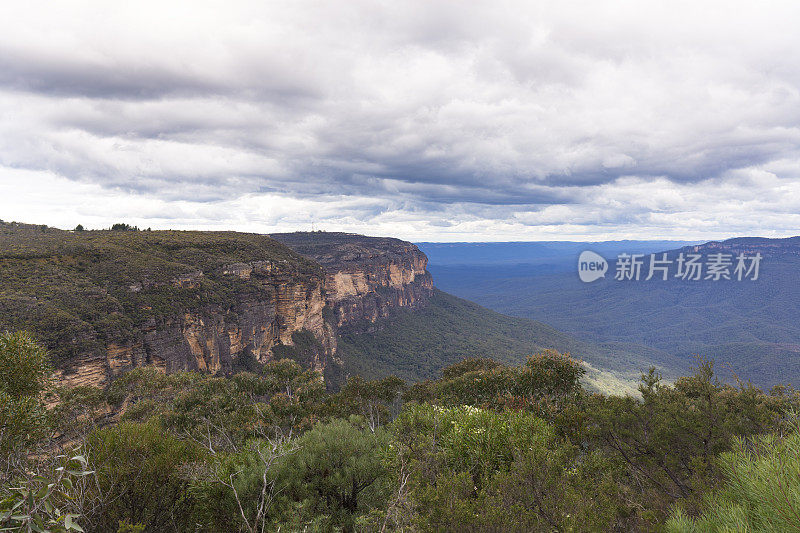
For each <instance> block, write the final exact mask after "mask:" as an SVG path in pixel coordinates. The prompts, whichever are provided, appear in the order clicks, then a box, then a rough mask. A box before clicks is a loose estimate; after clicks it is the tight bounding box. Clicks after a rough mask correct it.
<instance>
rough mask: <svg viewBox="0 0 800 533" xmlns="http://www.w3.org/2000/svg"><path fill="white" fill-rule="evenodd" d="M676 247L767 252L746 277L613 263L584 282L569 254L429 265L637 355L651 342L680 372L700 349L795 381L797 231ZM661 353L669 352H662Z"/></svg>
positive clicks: (736, 366) (448, 281) (728, 366)
mask: <svg viewBox="0 0 800 533" xmlns="http://www.w3.org/2000/svg"><path fill="white" fill-rule="evenodd" d="M681 251H683V252H685V253H689V252H693V253H698V252H699V253H705V254H708V253H717V252H724V253H731V254H736V253H738V252H741V251H744V252H747V253H756V252H759V253H761V254H762V256H763V257H764V259H763V261H762V263H761V272H760V277H759V279H758V280H757V281H744V282H736V281H726V280H721V281H719V282H712V281H700V282H687V281H681V280H675V279H671V280H669V281H661V280H651V281H649V282H646V281H639V282H634V281H629V282H617V281H614V280H613V272H612V274H611V275H610V276H607V278H606V279H601V280H598V281H596V282H594V283H590V284H585V283H581V282H580V280H579V279H578V277H577V275H576V273H575V266H574V265H575V263H573V267H572V268H571V269H570V270H569V271H563V272H559V271H556V272H554V271H553V270H552V269H549V270H548V269H546V268H543V267H539V266H536V265H513V266H505V267H504V266H486V265H460V266H437V265H433V266H432V267H431V270H432V272H433V273H434V275H435V276H436V279H437V283H438V286H439V287H441V288H442V289H443V290H447V291H449V292H452V293H453V294H457V295H459V296H461V297H464V298H468V299H470V300H473V301H475V302H478V303H480V304H481V305H485V306H487V307H489V308H491V309H494V310H496V311H499V312H502V313H507V314H510V315H514V316H519V317H526V318H530V319H534V320H541V321H542V322H545V323H547V324H549V325H551V326H553V327H555V328H557V329H558V330H560V331H564V332H565V333H567V334H570V335H573V336H575V337H577V338H579V339H582V340H585V341H589V342H595V343H601V344H603V343H616V342H621V343H625V346H626V347H627V348H628V349H629V350H630V351H633V352H634V353H637V354H639V355H644V354H645V353H646V352H647V351H648V350H653V349H655V350H657V351H655V352H650V353H651V355H652V356H654V357H656V358H657V359H655V361H657V362H659V363H660V364H662V365H664V366H667V367H673V368H674V370H675V371H676V372H678V373H682V372H685V371H686V368H688V366H689V364H690V363H691V362H692V360H693V359H694V357H695V356H697V355H700V356H704V357H710V358H713V359H714V360H715V361H716V362H717V363H718V366H719V367H720V368H719V371H720V375H721V377H723V378H725V379H728V380H732V379H734V376H738V377H739V378H741V379H744V380H752V381H753V382H754V383H756V384H758V385H760V386H763V387H770V386H772V385H775V384H778V383H786V382H790V383H794V384H797V383H800V358H799V357H798V354H800V323H798V321H797V317H798V316H800V287H798V285H797V282H796V280H797V272H798V269H800V239H798V238H797V237H795V238H790V239H760V238H746V239H731V240H727V241H722V242H711V243H706V244H703V245H698V246H691V247H685V248H680V249H676V250H672V251H669V252H668V257H669V258H675V256H676V255H677V254H678V253H680V252H681ZM607 258H608V259H613V258H612V257H609V256H607ZM576 259H577V258H575V259H574V261H576ZM611 268H613V266H612V267H611ZM665 353H666V354H669V355H670V356H671V359H669V360H665V359H661V358H660V357H661V356H662V355H663V354H665ZM676 365H677V366H676ZM612 368H615V367H612Z"/></svg>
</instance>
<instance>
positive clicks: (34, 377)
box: [0, 332, 51, 481]
mask: <svg viewBox="0 0 800 533" xmlns="http://www.w3.org/2000/svg"><path fill="white" fill-rule="evenodd" d="M50 375H51V369H50V365H49V363H48V355H47V351H46V350H45V349H44V348H42V347H41V346H40V345H39V344H37V343H36V342H35V341H34V340H33V338H32V337H31V336H30V335H28V334H27V333H25V332H14V333H11V332H5V333H0V454H3V455H2V457H3V459H4V463H5V466H6V468H4V469H3V472H6V473H7V472H8V462H9V461H10V460H11V459H12V454H14V452H19V451H21V450H25V449H27V448H29V446H30V445H31V444H32V443H33V442H35V441H37V440H38V439H40V438H42V437H43V436H44V434H45V432H46V431H47V427H48V416H47V415H48V413H47V408H46V406H45V398H44V395H45V392H46V391H47V390H48V388H49V386H50ZM3 472H0V481H1V480H2V475H3Z"/></svg>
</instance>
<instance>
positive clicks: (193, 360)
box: [0, 223, 326, 384]
mask: <svg viewBox="0 0 800 533" xmlns="http://www.w3.org/2000/svg"><path fill="white" fill-rule="evenodd" d="M322 283H323V278H322V269H321V268H320V267H319V265H317V264H315V263H313V262H312V261H310V260H308V259H305V258H304V257H302V256H300V255H299V254H297V253H295V252H293V251H292V250H290V249H289V248H287V247H285V246H283V245H282V244H280V243H278V242H277V241H275V240H273V239H270V238H269V237H266V236H263V235H255V234H243V233H234V232H195V231H191V232H185V231H83V232H69V231H62V230H58V229H54V228H46V227H40V226H31V225H24V224H17V223H3V224H2V225H0V329H26V330H29V331H31V332H32V333H34V334H35V335H36V336H37V337H38V338H39V339H40V340H41V341H42V342H43V344H44V345H45V346H47V348H48V349H49V351H50V353H51V354H52V356H53V358H54V363H55V365H56V367H57V368H59V369H60V370H61V371H62V374H61V376H62V379H64V380H65V381H66V382H68V383H76V384H77V383H81V384H102V383H105V382H106V381H107V380H108V379H109V378H110V377H112V376H114V375H116V374H118V373H119V372H122V371H124V370H126V369H128V368H132V367H135V366H140V365H143V364H153V365H156V366H160V367H162V368H163V369H165V370H167V371H172V370H182V369H200V370H208V371H221V370H222V371H224V370H227V369H230V368H231V367H232V365H233V363H234V359H236V357H237V355H238V354H242V353H247V354H249V355H252V356H254V357H256V358H263V357H265V356H267V354H268V353H269V352H270V350H271V348H272V346H274V345H276V344H279V343H287V342H291V335H292V333H293V332H294V331H296V330H299V329H302V328H308V329H312V330H314V331H315V333H316V335H317V336H318V337H319V338H320V339H321V340H324V337H325V335H326V333H325V326H324V324H323V319H322V314H321V310H322V307H323V306H324V303H323V302H322V296H321V293H322Z"/></svg>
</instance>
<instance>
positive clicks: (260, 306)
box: [58, 272, 336, 386]
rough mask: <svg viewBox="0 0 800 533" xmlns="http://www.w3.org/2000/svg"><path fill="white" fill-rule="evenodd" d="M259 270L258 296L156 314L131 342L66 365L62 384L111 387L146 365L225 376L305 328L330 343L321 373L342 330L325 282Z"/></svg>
mask: <svg viewBox="0 0 800 533" xmlns="http://www.w3.org/2000/svg"><path fill="white" fill-rule="evenodd" d="M251 274H252V272H251ZM227 275H237V274H235V273H229V274H227ZM252 275H253V277H252V278H248V279H252V280H256V281H257V282H259V284H260V285H261V290H260V291H258V292H257V293H256V294H248V295H246V296H238V295H237V296H235V303H233V305H232V306H231V307H229V308H223V307H218V306H208V307H206V308H204V309H201V310H198V311H193V312H185V313H181V314H179V315H176V316H173V317H168V318H165V319H161V320H156V319H150V320H148V321H147V322H146V323H145V324H144V325H143V326H142V327H140V328H138V330H137V331H136V332H135V333H134V337H133V338H132V339H130V340H128V341H127V342H123V341H114V342H109V343H108V344H107V346H106V349H105V354H101V355H100V356H98V354H97V353H92V352H89V353H83V354H79V355H78V356H77V357H74V358H72V359H71V360H69V361H68V362H67V363H66V364H63V365H61V368H60V369H59V370H58V374H59V377H60V380H61V382H62V383H63V384H65V385H68V386H76V385H92V386H103V385H105V384H106V383H107V382H108V381H109V380H110V379H112V378H113V377H115V376H118V375H120V374H121V373H123V372H125V371H128V370H131V369H133V368H136V367H139V366H144V365H153V366H155V367H157V368H159V369H161V370H163V371H165V372H177V371H181V370H198V371H202V372H210V373H225V372H229V371H231V369H232V368H233V366H234V364H235V363H236V361H237V358H239V357H240V356H242V355H248V356H252V357H253V358H255V359H256V360H257V361H260V362H266V361H268V360H269V359H270V358H271V357H272V350H273V348H274V347H275V346H276V345H279V344H283V345H291V344H292V334H293V333H294V332H296V331H300V330H303V329H305V330H308V331H310V332H311V333H312V334H313V335H314V337H315V338H316V339H317V340H318V341H319V342H320V343H321V344H322V345H323V346H324V347H325V351H324V355H325V356H324V357H322V358H321V359H319V360H316V361H314V362H313V366H314V367H315V369H316V370H320V371H321V370H322V369H323V368H324V366H325V365H326V364H327V363H328V361H327V356H329V355H333V354H334V353H335V349H336V338H335V330H334V328H333V327H331V326H330V325H326V324H325V321H324V319H323V308H324V307H325V301H324V299H323V296H322V286H323V279H322V278H321V277H319V278H316V279H311V280H304V281H297V280H292V279H291V278H290V277H283V278H281V277H274V276H259V274H252Z"/></svg>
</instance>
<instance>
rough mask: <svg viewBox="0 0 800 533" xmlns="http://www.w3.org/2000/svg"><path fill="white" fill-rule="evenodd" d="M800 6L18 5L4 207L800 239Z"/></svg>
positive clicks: (2, 43)
mask: <svg viewBox="0 0 800 533" xmlns="http://www.w3.org/2000/svg"><path fill="white" fill-rule="evenodd" d="M798 21H800V2H785V3H781V2H768V1H767V2H753V1H748V2H737V1H731V0H726V1H724V2H712V1H703V2H698V1H697V0H694V1H691V2H680V1H675V0H673V1H664V2H650V1H643V0H635V1H631V2H596V1H588V0H587V1H583V2H567V1H564V0H559V1H554V2H530V1H524V2H502V1H498V0H492V1H490V2H480V1H475V0H470V1H467V2H441V1H435V0H421V1H419V2H416V1H404V0H393V1H390V2H376V1H355V0H347V1H341V2H330V1H319V2H305V1H298V0H289V1H286V2H261V1H259V2H232V1H224V2H218V3H211V2H200V1H197V0H193V1H191V2H186V3H183V2H164V1H163V0H162V1H158V2H152V3H150V2H143V1H137V2H125V3H122V2H108V1H103V2H52V1H47V2H36V1H25V2H4V3H3V4H2V7H0V218H2V219H4V220H19V221H25V222H32V223H42V224H49V225H54V226H58V227H62V228H72V227H74V226H75V225H76V224H78V223H82V224H83V225H84V226H86V227H90V228H99V227H104V226H109V225H110V224H111V223H112V222H117V221H125V222H128V223H131V224H137V225H139V226H143V227H147V226H150V227H153V228H154V229H155V228H175V229H189V228H198V229H236V230H242V231H256V232H264V233H269V232H272V231H291V230H295V229H303V230H307V229H310V228H311V224H312V222H313V223H314V225H315V227H316V228H320V229H325V230H331V231H333V230H345V231H355V232H360V233H367V234H373V235H394V236H399V237H403V238H408V239H412V240H417V241H421V240H426V241H437V240H438V241H459V240H492V241H497V240H559V239H570V240H606V239H622V238H654V239H655V238H658V239H661V238H675V239H717V238H724V237H730V236H739V235H763V236H785V235H795V234H800V31H798Z"/></svg>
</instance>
